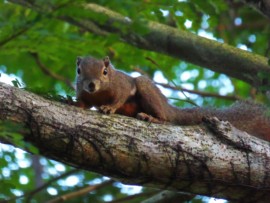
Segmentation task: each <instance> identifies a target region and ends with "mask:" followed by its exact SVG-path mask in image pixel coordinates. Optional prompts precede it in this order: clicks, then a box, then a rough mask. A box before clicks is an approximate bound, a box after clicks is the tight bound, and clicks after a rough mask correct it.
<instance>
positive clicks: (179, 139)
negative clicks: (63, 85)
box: [0, 83, 270, 202]
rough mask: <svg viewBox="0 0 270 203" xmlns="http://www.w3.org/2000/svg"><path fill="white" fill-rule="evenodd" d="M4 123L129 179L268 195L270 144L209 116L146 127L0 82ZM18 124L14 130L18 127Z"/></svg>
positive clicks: (60, 154) (55, 153) (247, 196)
mask: <svg viewBox="0 0 270 203" xmlns="http://www.w3.org/2000/svg"><path fill="white" fill-rule="evenodd" d="M0 112H1V114H0V120H8V121H10V122H13V123H14V124H16V123H19V124H20V125H21V124H24V126H25V129H28V131H26V130H23V131H22V132H28V133H24V134H23V136H24V138H25V139H26V140H28V141H30V142H32V143H33V144H35V145H36V146H37V147H38V148H39V150H40V152H41V154H43V155H44V156H47V157H49V158H52V159H55V160H58V161H61V162H63V163H66V164H69V165H71V166H75V167H77V168H80V169H85V170H89V171H94V172H98V173H100V174H103V175H106V176H110V177H113V178H116V179H120V180H121V181H122V182H124V183H128V184H135V185H143V186H149V185H151V186H154V187H156V188H162V189H164V188H165V189H172V188H173V189H176V190H178V191H186V192H191V193H195V194H201V195H208V196H213V197H217V198H226V199H231V200H237V201H240V202H241V201H242V202H243V200H245V202H254V201H256V202H260V201H262V202H263V201H268V200H269V197H270V193H269V190H270V176H269V170H270V150H269V142H266V141H263V140H260V139H258V138H256V137H253V136H250V135H248V134H247V133H245V132H242V131H239V130H237V129H236V128H234V127H233V126H231V125H230V124H229V123H227V122H221V121H217V120H215V119H212V120H211V119H210V120H209V123H210V124H209V123H208V124H207V125H208V126H209V127H211V128H210V129H211V131H210V130H209V129H208V128H206V127H205V126H171V125H158V124H149V123H146V122H143V121H139V120H137V119H133V118H128V117H124V116H119V115H103V114H100V113H97V112H93V111H90V110H88V111H87V110H83V109H80V108H77V107H74V106H68V105H63V104H60V103H57V102H54V101H49V100H46V99H44V98H41V97H40V96H37V95H35V94H33V93H29V92H26V91H24V90H21V89H18V88H15V87H12V86H9V85H7V84H3V83H0ZM15 129H16V128H14V130H15Z"/></svg>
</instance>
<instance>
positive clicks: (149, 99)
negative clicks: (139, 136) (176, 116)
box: [135, 76, 169, 123]
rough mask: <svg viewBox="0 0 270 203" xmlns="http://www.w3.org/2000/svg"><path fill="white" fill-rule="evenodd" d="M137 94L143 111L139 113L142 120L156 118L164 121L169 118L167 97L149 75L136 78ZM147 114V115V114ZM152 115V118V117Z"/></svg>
mask: <svg viewBox="0 0 270 203" xmlns="http://www.w3.org/2000/svg"><path fill="white" fill-rule="evenodd" d="M135 83H136V88H137V95H138V98H139V103H140V106H141V107H142V113H141V114H138V116H137V117H139V118H140V119H142V120H152V121H154V118H155V120H157V121H160V122H159V123H161V122H164V121H168V120H169V115H168V114H169V113H168V112H169V108H168V106H169V105H168V103H167V98H166V97H165V96H164V95H163V94H162V93H161V91H160V90H159V89H158V87H156V86H155V84H154V83H153V82H152V81H151V80H150V79H149V78H147V77H145V76H140V77H137V78H135ZM145 115H147V116H145ZM150 116H151V118H150Z"/></svg>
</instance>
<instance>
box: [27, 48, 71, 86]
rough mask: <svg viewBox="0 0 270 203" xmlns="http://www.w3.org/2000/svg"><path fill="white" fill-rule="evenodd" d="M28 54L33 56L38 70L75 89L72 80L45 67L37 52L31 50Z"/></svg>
mask: <svg viewBox="0 0 270 203" xmlns="http://www.w3.org/2000/svg"><path fill="white" fill-rule="evenodd" d="M30 55H31V56H32V57H33V59H34V60H35V62H36V64H37V65H38V67H39V68H40V70H41V71H42V72H43V73H44V74H46V75H48V76H50V77H52V78H54V79H56V80H59V81H62V82H64V83H65V84H66V85H67V86H68V87H70V88H71V89H73V90H74V89H75V87H74V85H73V84H72V82H71V81H70V80H69V79H67V78H65V77H63V76H61V75H58V74H56V73H54V72H52V71H51V70H50V69H49V68H47V67H46V66H45V65H44V64H43V63H42V62H41V60H40V58H39V55H38V53H33V52H32V53H30Z"/></svg>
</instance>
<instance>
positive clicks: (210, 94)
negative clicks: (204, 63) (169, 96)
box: [156, 82, 241, 101]
mask: <svg viewBox="0 0 270 203" xmlns="http://www.w3.org/2000/svg"><path fill="white" fill-rule="evenodd" d="M156 84H157V85H160V86H162V87H165V88H169V89H172V90H176V91H184V92H188V93H191V94H197V95H200V96H201V97H215V98H220V99H227V100H233V101H235V100H241V98H240V97H238V96H235V95H220V94H216V93H212V92H202V91H198V90H189V89H186V88H183V87H179V86H172V85H169V84H164V83H159V82H156Z"/></svg>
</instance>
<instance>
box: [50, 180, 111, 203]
mask: <svg viewBox="0 0 270 203" xmlns="http://www.w3.org/2000/svg"><path fill="white" fill-rule="evenodd" d="M113 182H114V181H113V180H109V181H105V182H103V183H100V184H97V185H89V186H87V187H84V188H82V189H80V190H78V191H75V192H71V193H68V194H65V195H62V196H60V197H57V198H55V199H52V200H50V201H48V202H47V203H57V202H65V201H66V200H70V199H74V198H76V197H79V196H83V195H86V194H87V193H89V192H92V191H94V190H99V189H101V188H103V187H106V186H108V185H111V184H112V183H113Z"/></svg>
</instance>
